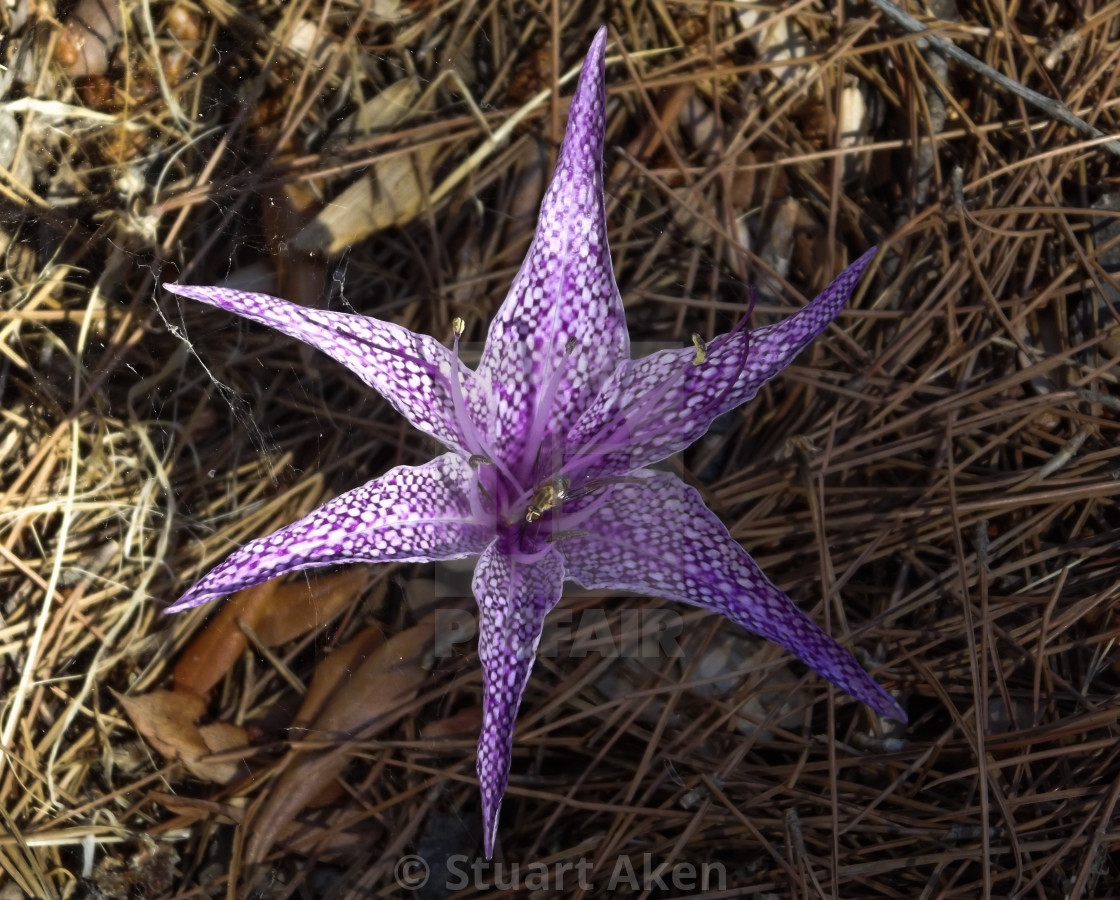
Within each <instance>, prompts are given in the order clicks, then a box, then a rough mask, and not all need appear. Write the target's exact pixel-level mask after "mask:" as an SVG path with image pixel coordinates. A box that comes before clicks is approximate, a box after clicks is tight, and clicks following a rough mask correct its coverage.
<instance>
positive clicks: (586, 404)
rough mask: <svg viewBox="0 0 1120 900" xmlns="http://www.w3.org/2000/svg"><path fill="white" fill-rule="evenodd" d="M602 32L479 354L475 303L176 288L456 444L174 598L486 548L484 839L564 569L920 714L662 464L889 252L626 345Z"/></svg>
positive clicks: (823, 319) (191, 601)
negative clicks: (381, 301)
mask: <svg viewBox="0 0 1120 900" xmlns="http://www.w3.org/2000/svg"><path fill="white" fill-rule="evenodd" d="M606 41H607V34H606V29H605V28H604V29H600V31H599V32H598V34H597V35H596V36H595V41H594V43H593V44H592V46H591V50H590V52H589V53H588V55H587V60H586V62H585V63H584V66H583V72H582V74H581V76H580V81H579V85H578V87H577V88H576V93H575V96H574V97H573V99H572V106H571V113H570V117H569V121H568V129H567V133H566V134H565V136H564V143H563V146H562V148H561V150H560V157H559V160H558V162H557V165H556V172H555V174H554V176H553V179H552V183H551V184H550V185H549V187H548V191H547V193H546V194H545V198H544V202H543V204H542V206H541V213H540V221H539V223H538V226H537V232H536V235H535V237H534V239H533V243H532V246H531V247H530V248H529V253H528V256H526V258H525V261H524V263H523V264H522V266H521V270H520V271H519V272H518V273H517V277H516V278H515V279H514V282H513V286H512V287H511V288H510V292H509V295H508V296H507V297H506V300H505V302H504V303H503V304H502V306H501V309H500V310H499V311H498V313H497V316H496V318H495V319H494V321H493V322H492V323H491V325H490V333H489V337H488V338H487V341H486V347H485V350H484V351H483V354H482V359H481V361H480V363H479V366H478V368H477V369H476V370H474V371H472V370H470V369H469V368H467V367H466V366H464V365H463V364H462V363H461V362H460V361H459V358H458V343H459V335H460V334H461V333H462V328H463V323H462V322H461V321H460V320H456V321H455V323H454V332H455V334H454V341H453V347H452V348H451V349H448V348H446V347H444V346H443V345H442V344H440V343H439V342H437V341H436V340H434V339H433V338H431V337H428V336H426V335H421V334H414V333H413V332H411V331H409V330H407V329H406V328H402V327H401V326H399V325H394V324H392V323H390V322H381V321H379V320H377V319H372V318H368V317H366V316H360V315H352V314H348V313H341V312H332V311H328V310H318V309H305V308H303V307H299V306H296V305H294V304H292V303H289V302H287V301H285V300H279V299H276V298H275V297H269V296H265V295H263V294H249V293H243V292H241V291H234V290H228V289H225V288H218V287H185V286H182V285H166V287H167V289H168V290H170V291H173V292H174V293H176V294H181V295H183V296H185V297H190V298H193V299H195V300H200V301H202V302H204V303H209V304H212V305H214V306H219V307H221V308H223V309H226V310H229V311H230V312H235V313H237V314H239V315H241V316H244V317H245V318H248V319H252V320H253V321H255V322H260V323H263V324H265V325H270V326H272V327H273V328H276V329H277V330H279V331H282V332H284V333H285V334H288V335H290V336H292V337H295V338H299V339H300V340H303V341H305V342H307V343H308V344H311V345H312V346H314V347H317V348H318V349H320V350H322V351H324V352H325V353H327V354H329V355H330V356H332V357H334V358H335V359H336V360H338V361H339V362H341V363H342V364H343V365H345V366H347V367H348V368H350V369H351V370H352V371H353V372H354V373H356V374H357V375H358V376H359V377H360V378H361V379H362V380H363V381H365V382H366V383H367V384H368V385H370V386H371V387H373V388H374V389H375V390H377V391H379V392H380V393H381V394H382V395H383V396H385V397H386V398H387V399H388V400H389V402H390V403H391V404H392V405H393V406H394V407H395V408H396V410H397V411H398V412H400V413H401V415H403V416H404V417H405V418H406V419H408V420H409V421H410V422H411V423H412V424H413V425H414V426H415V427H416V428H418V429H420V430H421V431H423V432H425V433H426V434H429V435H431V436H432V437H434V438H436V439H437V440H438V441H440V442H441V443H442V444H444V445H445V446H446V447H447V448H448V452H447V453H445V454H443V455H442V456H439V457H437V458H436V459H434V460H432V461H431V462H429V463H427V464H425V465H421V466H399V467H398V468H395V469H393V470H391V471H390V472H387V473H386V474H385V475H383V476H382V477H380V478H377V479H374V480H373V481H371V482H369V483H368V484H366V485H364V486H362V487H359V488H355V489H354V490H352V491H349V492H348V493H345V494H343V495H341V496H339V497H337V498H335V499H334V500H331V501H330V502H328V503H326V504H324V505H323V506H321V507H319V508H318V509H316V510H315V511H313V512H312V513H310V514H309V515H307V516H305V517H304V518H302V519H300V520H299V521H298V522H294V523H293V524H291V525H288V526H287V527H285V528H281V529H280V530H279V531H277V532H275V533H274V534H271V535H268V536H267V537H263V538H258V539H257V540H254V541H251V542H250V543H248V544H246V545H245V546H244V547H242V548H241V549H240V550H237V551H236V552H235V553H233V554H232V555H231V556H230V557H229V558H228V559H227V560H226V561H225V562H223V563H222V564H221V565H219V566H217V567H216V568H215V569H213V570H212V571H211V572H210V573H209V574H208V575H206V576H205V577H204V578H203V579H202V580H201V581H199V582H198V583H197V584H196V585H195V586H194V587H192V588H191V589H190V590H189V591H187V593H186V594H184V595H183V597H182V598H180V600H179V602H178V603H176V604H175V605H174V606H172V607H170V608H169V609H168V612H177V611H179V610H184V609H188V608H190V607H194V606H198V605H199V604H202V603H205V602H207V601H209V600H213V599H216V598H219V597H224V596H226V595H227V594H230V593H233V592H234V591H238V590H241V589H242V588H247V587H250V586H251V585H254V584H258V583H260V582H262V581H265V580H267V579H270V578H275V577H277V576H278V575H283V574H284V573H286V572H294V571H297V570H300V569H308V568H312V567H314V566H328V565H334V564H337V563H344V562H388V561H390V560H395V561H402V562H404V561H407V562H426V561H430V560H448V559H458V558H462V557H468V556H478V557H479V560H478V564H477V566H476V568H475V574H474V582H473V588H474V595H475V598H476V599H477V601H478V607H479V641H478V655H479V659H480V660H481V662H482V684H483V723H482V733H481V736H480V738H479V744H478V777H479V782H480V784H481V788H482V814H483V820H484V842H485V852H486V856H487V857H490V856H491V855H492V853H493V849H494V841H495V838H496V834H497V825H498V811H499V808H500V807H501V802H502V796H503V794H504V793H505V789H506V784H507V780H508V777H509V766H510V753H511V749H512V743H513V729H514V720H515V718H516V716H517V710H518V706H519V705H520V702H521V696H522V694H523V692H524V690H525V685H526V683H527V681H528V679H529V672H530V670H531V669H532V666H533V662H534V659H535V656H536V651H537V645H538V643H539V642H540V638H541V631H542V628H543V626H544V620H545V616H546V615H547V614H548V612H549V610H551V609H552V608H553V607H554V606H555V605H556V603H557V601H558V600H559V599H560V594H561V589H562V586H563V583H564V580H565V579H571V580H572V581H575V582H577V583H579V584H581V585H583V586H584V587H585V588H591V589H610V590H627V591H637V592H639V593H645V594H653V595H657V596H661V597H667V598H671V599H673V600H678V601H681V602H683V603H690V604H693V605H695V606H699V607H702V608H704V609H709V610H714V611H715V612H718V613H721V614H722V615H724V616H726V617H727V618H729V619H731V620H732V621H733V622H736V623H738V624H739V625H741V626H743V627H744V628H746V629H747V630H749V631H752V632H754V633H756V634H759V635H762V636H763V637H765V638H768V639H769V640H771V641H774V642H775V643H777V644H780V645H781V646H782V647H785V648H786V649H788V650H790V651H791V652H792V653H794V654H796V655H797V656H798V657H800V658H801V659H802V660H803V661H804V662H805V663H807V664H808V665H809V666H811V667H812V668H813V669H815V670H816V671H817V672H819V673H820V674H821V675H823V676H824V677H825V678H827V679H828V680H830V681H831V682H833V683H834V684H836V685H837V686H838V687H841V688H843V689H844V690H845V691H847V692H848V693H849V694H851V695H852V696H854V697H856V698H858V699H859V700H862V701H863V702H864V703H866V704H868V705H869V706H871V707H872V708H873V709H875V710H876V711H877V712H879V713H882V714H883V715H886V716H890V717H892V718H895V719H899V720H901V721H905V719H906V716H905V713H903V711H902V709H901V708H900V707H899V705H898V704H897V703H896V702H895V701H894V699H892V697H891V696H890V695H889V694H888V693H887V692H886V691H884V690H883V689H882V688H881V687H879V685H878V684H876V683H875V682H874V681H873V680H872V679H871V678H870V676H868V675H867V673H866V672H865V671H864V670H863V669H862V668H861V667H860V666H859V664H858V663H857V662H856V660H855V658H854V657H853V656H852V654H851V653H849V652H848V651H847V650H845V649H844V648H843V647H841V646H840V645H839V644H838V643H837V642H836V641H835V640H833V639H832V638H831V637H830V636H829V635H828V634H826V633H825V632H824V631H822V630H821V629H820V628H819V627H817V625H816V624H814V623H813V621H812V620H810V619H809V617H808V616H807V615H805V613H803V612H802V611H801V610H800V609H798V607H797V606H795V605H794V604H793V602H792V601H791V600H790V599H789V598H788V597H787V596H786V595H785V594H784V593H782V591H780V590H778V588H776V587H775V586H774V585H773V584H771V582H770V581H769V580H768V579H767V578H766V576H765V575H763V574H762V572H761V571H760V569H759V568H758V566H757V565H756V564H755V563H754V561H753V560H752V559H751V558H750V556H748V555H747V553H746V551H744V550H743V548H742V547H741V546H739V544H738V543H737V542H736V541H735V540H734V539H733V538H732V537H731V535H730V534H729V533H728V531H727V529H726V528H725V527H724V525H723V524H722V523H721V522H720V520H719V519H718V518H716V516H715V515H714V514H713V513H712V512H710V511H709V510H708V509H707V507H706V506H705V505H704V503H703V501H702V499H701V497H700V494H699V493H698V492H697V491H696V490H694V489H693V488H691V487H689V486H687V485H685V484H684V483H683V482H682V481H681V480H680V479H679V478H678V477H677V476H676V475H674V474H671V473H669V472H663V471H654V470H652V469H650V468H648V467H649V466H650V465H651V464H653V463H656V462H658V461H659V460H662V459H665V458H666V457H668V456H670V455H671V454H673V453H676V452H677V451H679V450H683V449H684V448H685V447H687V446H688V445H689V444H691V443H692V442H693V441H695V440H696V439H697V438H698V437H700V436H701V435H703V434H704V433H705V431H707V429H708V426H709V425H710V424H711V422H712V420H714V419H715V418H716V417H717V416H720V415H722V414H723V413H725V412H727V411H728V410H732V409H735V407H737V406H739V404H741V403H743V402H744V401H746V400H749V399H750V398H752V397H753V396H754V395H755V394H756V393H757V392H758V390H759V388H760V387H761V386H762V385H763V384H765V383H766V382H767V381H769V380H770V379H771V378H773V377H774V376H775V375H777V374H778V373H779V372H781V371H782V369H783V368H785V367H786V366H787V365H788V364H789V363H790V362H791V361H792V360H793V359H794V358H795V357H796V356H797V355H798V353H800V352H801V350H802V349H803V348H804V347H805V346H806V345H807V344H808V343H809V342H810V341H812V340H813V338H814V337H816V336H817V335H818V334H820V332H821V331H823V330H824V329H825V328H826V327H827V326H828V324H829V323H830V322H831V321H832V320H833V319H834V318H835V317H836V315H837V314H838V313H839V311H840V310H841V309H842V308H843V306H844V304H845V303H846V302H847V300H848V298H849V296H850V295H851V293H852V291H853V290H854V289H855V287H856V285H857V284H858V283H859V280H860V278H861V276H862V275H863V272H864V270H865V269H866V268H867V266H868V265H869V264H870V262H871V259H872V256H873V253H874V251H869V252H867V253H865V254H864V255H863V256H862V257H860V258H859V259H858V260H857V261H856V262H855V263H853V264H852V265H851V266H850V267H849V268H848V269H846V270H845V271H844V272H843V273H841V274H840V276H839V277H838V278H837V279H836V280H835V281H834V282H832V284H830V285H829V286H828V288H827V289H826V290H825V291H824V293H822V294H821V295H820V296H819V297H817V298H816V299H815V300H814V301H813V302H812V303H810V304H809V305H808V306H806V307H805V308H804V309H802V310H801V311H799V312H797V313H795V314H794V315H792V316H789V317H788V318H787V319H785V320H784V321H782V322H780V323H779V324H777V325H770V326H767V327H765V328H760V329H757V330H755V331H750V332H748V331H746V330H737V331H733V332H731V333H730V334H726V335H722V336H720V337H718V338H716V339H714V340H713V341H711V342H710V343H709V344H707V345H706V346H705V345H704V344H703V343H702V342H700V341H699V339H697V340H696V346H695V347H688V348H685V349H680V350H665V351H661V352H659V353H655V354H653V355H651V356H646V357H643V358H640V359H631V358H630V342H629V336H628V334H627V331H626V318H625V315H624V313H623V308H622V301H621V298H620V297H619V293H618V287H617V285H616V284H615V280H614V274H613V272H612V270H611V260H610V251H609V248H608V247H607V230H606V217H605V210H604V198H603V176H602V165H603V133H604V129H605V102H606V98H605V91H604V50H605V47H606Z"/></svg>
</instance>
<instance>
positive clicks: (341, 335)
mask: <svg viewBox="0 0 1120 900" xmlns="http://www.w3.org/2000/svg"><path fill="white" fill-rule="evenodd" d="M163 287H164V289H165V290H168V291H171V293H173V294H180V295H182V296H184V297H189V298H191V299H192V300H198V301H200V302H202V303H208V304H210V305H211V306H217V307H220V308H222V309H225V310H228V311H229V312H233V313H237V314H238V315H239V316H243V317H245V318H246V319H251V320H252V321H254V322H259V323H261V324H262V325H268V326H270V327H272V328H275V329H276V330H277V331H280V332H282V333H283V334H286V335H289V336H290V337H294V338H298V339H299V340H301V341H303V342H304V343H306V344H310V345H311V346H312V347H315V348H316V349H318V350H322V351H323V352H324V353H326V354H327V355H328V356H330V357H332V358H334V359H335V360H337V361H338V362H340V363H342V364H343V365H344V366H346V368H348V369H349V370H350V371H351V372H353V373H354V374H355V375H357V376H358V377H359V378H361V379H362V381H364V382H365V383H366V384H368V385H369V386H370V387H372V388H374V389H375V390H376V391H377V392H378V393H380V394H381V395H382V396H383V397H384V398H385V399H386V400H388V401H389V403H390V404H391V405H392V406H393V408H394V409H395V410H397V412H399V413H400V414H401V415H402V416H404V417H405V418H406V419H408V421H409V422H411V423H412V424H413V425H414V426H415V427H416V428H418V429H419V430H420V431H423V432H424V433H425V434H430V435H431V436H432V437H434V438H435V439H436V440H438V441H441V442H442V443H443V444H445V445H446V446H447V447H449V448H451V449H453V450H460V451H462V452H464V453H467V454H469V453H472V452H474V450H473V449H465V448H466V447H467V445H468V442H467V441H466V439H465V438H464V435H463V433H462V427H461V424H460V419H459V418H457V416H456V408H455V403H454V400H453V393H452V388H451V384H450V381H449V379H450V375H451V364H452V362H451V361H452V359H453V356H452V354H451V353H450V351H448V349H447V348H446V347H444V346H443V345H442V344H440V343H439V341H437V340H435V339H434V338H431V337H429V336H427V335H422V334H415V333H413V332H411V331H409V330H408V329H407V328H404V327H402V326H400V325H394V324H393V323H392V322H382V321H380V320H379V319H372V318H369V317H368V316H359V315H355V314H353V313H343V312H335V311H332V310H327V309H309V308H307V307H304V306H298V305H297V304H295V303H290V302H288V301H287V300H281V299H279V298H278V297H270V296H269V295H268V294H251V293H248V292H246V291H235V290H230V289H229V288H222V287H195V286H190V285H183V284H165V285H163ZM455 364H456V366H457V367H458V371H459V378H460V381H461V383H462V384H463V385H464V391H466V390H469V383H470V379H471V378H472V377H473V373H472V372H471V371H470V369H468V368H467V367H466V366H463V365H461V364H459V363H458V361H457V360H456V363H455Z"/></svg>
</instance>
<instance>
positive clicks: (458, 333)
mask: <svg viewBox="0 0 1120 900" xmlns="http://www.w3.org/2000/svg"><path fill="white" fill-rule="evenodd" d="M451 330H452V331H454V332H455V337H462V336H463V332H464V331H466V330H467V323H466V321H465V320H464V319H463V317H462V316H456V317H455V318H454V319H452V320H451Z"/></svg>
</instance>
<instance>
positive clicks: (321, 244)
mask: <svg viewBox="0 0 1120 900" xmlns="http://www.w3.org/2000/svg"><path fill="white" fill-rule="evenodd" d="M431 96H432V94H431V93H430V92H429V93H427V94H424V95H421V89H420V81H419V79H417V78H406V79H404V80H403V81H398V82H397V83H396V84H394V85H391V86H390V87H388V88H386V89H385V90H384V91H382V92H381V93H380V94H378V95H377V96H376V97H374V98H373V99H372V100H370V101H369V102H368V103H366V104H365V105H364V106H363V107H362V109H361V110H360V111H359V113H358V114H357V115H356V116H355V117H354V118H352V119H350V120H348V121H347V122H344V123H343V125H342V126H340V128H339V132H340V134H342V135H347V136H348V138H347V139H349V136H352V135H358V134H368V133H370V132H373V131H388V130H389V129H391V128H393V127H395V126H397V125H401V124H403V123H404V122H406V121H407V120H408V119H409V118H410V117H412V116H414V115H416V114H418V113H426V112H429V111H430V110H431V102H430V98H431ZM437 149H438V148H437V147H435V146H429V147H424V148H421V149H419V150H413V151H410V152H405V153H399V152H397V153H392V154H390V155H388V156H386V157H384V158H381V159H378V160H377V161H375V162H374V163H373V165H372V166H370V169H369V171H368V172H367V173H366V174H365V175H363V176H362V177H361V178H359V179H358V180H357V181H355V182H354V183H353V184H352V185H350V187H348V188H346V190H344V191H343V192H342V193H341V194H339V196H338V197H336V198H335V199H334V200H333V201H331V202H330V203H329V204H327V206H326V207H325V208H324V209H323V211H322V212H320V213H319V214H318V215H317V216H316V217H315V218H314V219H313V220H312V221H311V222H310V223H309V224H308V225H307V227H306V228H304V229H303V231H301V232H300V233H299V234H298V235H297V236H296V239H295V241H293V246H294V247H295V249H297V250H304V251H307V252H311V253H325V254H328V255H329V254H334V253H338V252H340V251H341V250H343V249H345V248H346V247H348V246H349V245H351V244H355V243H357V242H358V241H360V240H362V239H364V238H366V237H369V236H370V235H371V234H373V233H375V232H377V231H380V230H382V229H383V228H389V227H390V226H392V225H402V224H404V223H405V222H409V221H411V220H412V219H413V218H415V217H416V215H417V214H418V213H419V212H420V210H421V209H423V208H424V203H425V200H426V198H427V197H428V195H429V193H430V191H431V177H432V163H433V161H434V160H435V156H436V152H437Z"/></svg>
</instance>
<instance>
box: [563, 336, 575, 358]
mask: <svg viewBox="0 0 1120 900" xmlns="http://www.w3.org/2000/svg"><path fill="white" fill-rule="evenodd" d="M576 343H577V341H576V339H575V338H574V337H570V338H568V342H567V343H566V344H564V354H565V355H566V356H571V355H572V351H573V350H575V349H576Z"/></svg>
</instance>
